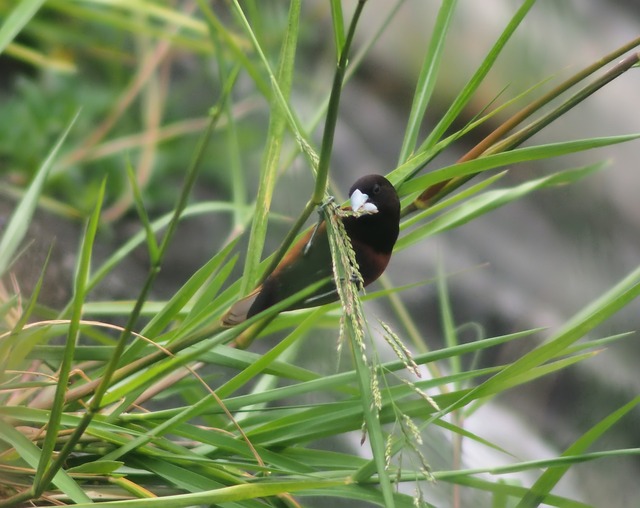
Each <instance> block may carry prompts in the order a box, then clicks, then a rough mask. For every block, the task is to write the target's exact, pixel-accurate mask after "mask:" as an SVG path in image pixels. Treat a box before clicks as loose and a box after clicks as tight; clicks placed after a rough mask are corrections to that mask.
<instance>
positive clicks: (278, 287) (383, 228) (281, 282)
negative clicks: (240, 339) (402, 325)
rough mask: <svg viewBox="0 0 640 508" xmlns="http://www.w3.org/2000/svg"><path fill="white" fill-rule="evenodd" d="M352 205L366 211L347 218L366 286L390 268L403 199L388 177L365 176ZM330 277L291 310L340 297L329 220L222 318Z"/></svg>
mask: <svg viewBox="0 0 640 508" xmlns="http://www.w3.org/2000/svg"><path fill="white" fill-rule="evenodd" d="M349 200H350V205H351V206H350V207H345V208H346V209H347V210H348V209H351V210H353V211H354V212H359V211H365V212H367V213H365V214H363V215H348V216H344V217H341V220H342V221H343V224H344V228H345V231H346V233H347V236H348V237H349V240H350V241H351V246H352V247H353V250H354V252H355V259H356V262H357V263H358V269H359V272H360V275H361V276H362V279H363V282H364V286H367V285H369V284H371V283H372V282H374V281H375V280H376V279H378V277H380V275H382V273H383V272H384V271H385V269H386V268H387V265H388V264H389V260H390V259H391V253H392V251H393V247H394V245H395V243H396V240H397V239H398V234H399V232H400V199H399V198H398V193H397V192H396V189H395V188H394V186H393V185H392V184H391V182H389V180H387V179H386V178H385V177H384V176H382V175H378V174H370V175H366V176H363V177H362V178H359V179H358V180H357V181H356V182H355V183H354V184H353V185H352V186H351V188H350V189H349ZM325 278H326V279H327V283H326V284H324V285H323V286H322V287H320V288H319V289H318V290H316V291H315V292H314V293H313V294H312V295H310V296H307V297H306V298H304V299H303V300H301V301H298V302H297V303H295V304H293V305H292V306H290V307H289V308H287V309H286V310H296V309H303V308H309V307H316V306H319V305H324V304H326V303H330V302H333V301H336V300H338V292H337V290H336V286H335V282H334V280H333V265H332V260H331V250H330V247H329V239H328V236H327V228H326V224H325V222H324V220H323V221H322V222H320V223H319V224H318V225H317V226H316V227H315V228H313V227H311V228H310V229H309V230H307V231H306V232H305V234H304V235H303V236H302V237H301V238H300V239H299V240H298V241H297V242H296V243H295V244H294V246H293V247H292V248H291V249H290V250H289V251H288V252H287V254H286V255H285V256H284V257H283V258H282V260H281V261H280V263H278V265H277V266H276V267H275V268H274V270H273V271H272V272H271V273H270V274H269V275H268V276H267V277H266V278H265V279H264V282H262V284H261V285H260V286H258V287H257V288H256V289H255V290H253V291H252V292H251V293H250V294H248V295H247V296H245V297H244V298H242V299H240V300H238V301H236V302H235V303H234V304H233V305H232V306H231V307H230V308H229V310H228V311H227V312H226V313H225V314H224V316H223V317H222V319H221V323H222V325H223V326H226V327H229V326H235V325H237V324H240V323H242V322H243V321H245V320H246V319H248V318H250V317H252V316H254V315H256V314H258V313H260V312H262V311H263V310H265V309H268V308H269V307H271V306H272V305H275V304H276V303H278V302H281V301H282V300H284V299H286V298H288V297H290V296H292V295H294V294H296V293H297V292H299V291H302V290H303V289H305V288H306V287H308V286H309V285H310V284H313V283H314V282H318V281H320V280H322V279H325Z"/></svg>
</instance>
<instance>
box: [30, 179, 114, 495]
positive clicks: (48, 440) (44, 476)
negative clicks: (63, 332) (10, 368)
mask: <svg viewBox="0 0 640 508" xmlns="http://www.w3.org/2000/svg"><path fill="white" fill-rule="evenodd" d="M105 188H106V180H103V181H102V185H101V187H100V190H99V191H98V194H97V196H96V206H95V208H94V210H93V213H92V214H91V217H90V218H89V222H88V224H87V227H86V230H85V234H84V238H83V239H82V246H81V249H80V254H79V256H78V264H77V267H76V274H75V282H74V291H73V302H72V305H71V322H70V324H69V332H68V335H67V340H66V345H65V351H64V357H63V358H62V363H61V364H60V367H59V370H58V376H57V377H58V379H57V383H58V385H57V387H56V392H55V395H54V400H53V405H52V407H51V417H50V419H49V422H48V424H47V433H46V434H45V439H44V443H43V444H42V453H41V455H40V463H39V465H38V469H37V470H36V474H35V478H34V481H33V487H32V490H33V493H34V494H35V496H34V497H38V496H40V494H41V493H42V492H43V491H44V489H46V488H47V486H48V484H49V482H50V481H51V480H52V479H53V477H54V476H55V475H56V473H57V472H58V470H59V469H60V467H61V466H62V464H63V462H64V461H65V460H66V458H67V455H66V454H65V453H64V452H61V453H59V454H58V456H57V457H56V460H55V461H54V460H53V452H54V449H55V447H56V443H57V440H58V433H59V432H60V427H61V425H60V420H61V418H62V412H63V410H64V406H65V395H66V393H67V383H68V380H69V374H70V372H71V365H72V364H73V358H74V350H75V346H76V342H77V340H78V337H79V332H80V319H81V317H82V305H83V304H84V300H85V297H86V284H87V281H88V280H89V271H90V269H91V255H92V252H93V242H94V240H95V237H96V233H97V231H98V223H99V220H100V211H101V210H102V201H103V199H104V194H105ZM70 452H71V449H69V450H67V451H66V453H67V454H68V453H70Z"/></svg>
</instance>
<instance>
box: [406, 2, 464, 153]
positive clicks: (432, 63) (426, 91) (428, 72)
mask: <svg viewBox="0 0 640 508" xmlns="http://www.w3.org/2000/svg"><path fill="white" fill-rule="evenodd" d="M457 3H458V2H457V0H445V1H444V2H442V4H441V5H440V9H439V10H438V16H437V17H436V22H435V25H434V27H433V32H432V34H431V39H430V41H429V46H428V48H427V52H426V54H425V57H424V62H423V63H422V67H421V69H420V76H419V77H418V81H417V83H416V90H415V92H414V95H413V102H412V104H411V112H410V113H409V120H408V122H407V127H406V129H405V134H404V140H403V141H402V148H401V149H400V155H399V157H398V165H400V164H402V163H403V162H405V161H406V160H407V159H408V158H409V156H410V155H411V154H412V153H413V151H414V150H415V147H416V142H417V140H418V135H419V134H420V126H421V125H422V119H423V118H424V114H425V111H426V109H427V105H428V104H429V100H430V99H431V95H432V94H433V90H434V88H435V86H436V80H437V77H438V71H439V69H440V66H441V62H442V54H443V53H444V46H445V39H446V37H447V34H448V33H449V30H450V26H451V20H452V19H453V14H454V12H455V9H456V5H457Z"/></svg>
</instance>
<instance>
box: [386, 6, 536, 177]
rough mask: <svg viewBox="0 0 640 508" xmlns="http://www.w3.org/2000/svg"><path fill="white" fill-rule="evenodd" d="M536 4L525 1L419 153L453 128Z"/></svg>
mask: <svg viewBox="0 0 640 508" xmlns="http://www.w3.org/2000/svg"><path fill="white" fill-rule="evenodd" d="M533 4H535V0H525V1H524V2H523V3H522V5H521V6H520V8H519V9H518V11H517V12H516V14H515V15H514V16H513V18H511V21H510V22H509V24H508V25H507V27H506V28H505V29H504V31H503V32H502V34H501V35H500V37H499V38H498V40H497V41H496V43H495V44H494V46H493V47H492V48H491V50H490V51H489V53H488V55H487V57H486V58H485V59H484V60H483V62H482V63H481V64H480V67H479V68H478V70H477V71H476V72H475V74H474V75H473V76H472V77H471V79H470V80H469V82H468V83H467V84H466V85H465V87H464V88H463V89H462V91H461V92H460V93H459V94H458V96H457V97H456V99H455V100H454V102H453V104H452V105H451V107H450V108H449V109H448V110H447V112H446V113H445V115H444V116H443V117H442V119H441V120H440V121H439V122H438V124H437V125H436V126H435V128H434V129H433V130H432V131H431V133H430V134H429V136H428V137H427V139H426V140H425V141H424V142H423V143H422V144H421V145H420V147H419V148H418V150H417V152H422V151H425V150H428V149H430V148H431V147H433V145H435V143H436V142H437V141H438V140H439V139H440V138H441V137H442V136H443V135H444V133H445V132H446V131H447V129H448V128H449V127H450V126H451V124H452V123H453V121H454V120H455V119H456V118H457V117H458V115H459V114H460V113H461V112H462V110H463V109H464V107H465V106H466V105H467V104H468V102H469V100H470V99H471V97H472V96H473V94H474V93H475V92H476V90H477V89H478V87H479V86H480V84H481V83H482V82H483V81H484V78H485V76H486V75H487V74H488V72H489V71H490V70H491V68H492V67H493V64H494V63H495V61H496V59H497V58H498V56H499V55H500V53H501V52H502V50H503V49H504V47H505V45H506V43H507V42H508V41H509V39H510V38H511V36H512V35H513V34H514V32H515V31H516V29H517V28H518V26H519V25H520V23H521V22H522V20H523V19H524V18H525V16H526V15H527V13H528V12H529V10H530V9H531V8H532V7H533ZM399 176H400V179H401V180H405V179H406V178H407V177H408V176H410V173H407V174H399Z"/></svg>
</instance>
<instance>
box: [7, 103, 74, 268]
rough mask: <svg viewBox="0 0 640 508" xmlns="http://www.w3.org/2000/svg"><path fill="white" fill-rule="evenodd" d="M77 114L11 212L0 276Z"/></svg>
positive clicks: (16, 245)
mask: <svg viewBox="0 0 640 508" xmlns="http://www.w3.org/2000/svg"><path fill="white" fill-rule="evenodd" d="M79 116H80V111H78V112H77V113H76V114H75V115H74V117H73V118H72V119H71V121H70V122H69V125H68V126H67V128H66V129H65V130H64V132H63V133H62V135H61V136H60V137H59V138H58V141H56V144H55V145H54V146H53V148H52V149H51V151H50V152H49V154H48V155H47V158H46V159H45V160H44V162H43V163H42V165H41V166H40V168H39V169H38V171H37V173H36V176H35V177H34V179H33V181H32V182H31V184H30V185H29V189H28V190H27V192H26V193H25V195H24V197H23V198H22V200H21V201H20V204H19V205H18V207H17V208H16V209H15V210H14V212H13V213H12V214H11V219H9V223H8V224H7V227H6V229H5V231H4V234H3V235H2V239H0V276H2V275H4V273H5V272H6V270H7V269H8V268H9V266H10V265H11V262H12V258H13V256H14V255H15V253H16V251H17V249H18V247H19V246H20V243H21V242H22V240H23V239H24V237H25V235H26V233H27V229H28V228H29V224H31V218H32V217H33V213H34V212H35V209H36V206H37V204H38V198H39V197H40V193H41V192H42V188H43V186H44V183H45V181H46V180H47V175H48V174H49V171H50V170H51V168H52V166H53V162H54V161H55V158H56V156H57V155H58V151H59V150H60V148H61V147H62V145H63V143H64V141H65V139H66V138H67V136H68V135H69V132H70V131H71V128H72V127H73V125H74V124H75V123H76V120H77V119H78V117H79Z"/></svg>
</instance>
